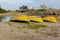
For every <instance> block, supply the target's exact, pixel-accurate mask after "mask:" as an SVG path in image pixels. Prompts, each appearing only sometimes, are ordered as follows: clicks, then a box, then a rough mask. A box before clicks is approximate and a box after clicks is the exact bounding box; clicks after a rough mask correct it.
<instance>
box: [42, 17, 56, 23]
mask: <svg viewBox="0 0 60 40" xmlns="http://www.w3.org/2000/svg"><path fill="white" fill-rule="evenodd" d="M43 21H46V22H53V23H56V18H55V17H53V16H47V17H44V18H43Z"/></svg>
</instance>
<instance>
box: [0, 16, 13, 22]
mask: <svg viewBox="0 0 60 40" xmlns="http://www.w3.org/2000/svg"><path fill="white" fill-rule="evenodd" d="M11 17H12V16H5V17H2V18H0V22H8V21H9V20H10V18H11Z"/></svg>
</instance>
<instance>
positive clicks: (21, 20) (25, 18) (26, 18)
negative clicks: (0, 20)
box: [10, 16, 29, 22]
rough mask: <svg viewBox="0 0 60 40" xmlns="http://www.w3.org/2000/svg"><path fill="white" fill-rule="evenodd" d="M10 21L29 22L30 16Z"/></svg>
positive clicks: (18, 17) (13, 18)
mask: <svg viewBox="0 0 60 40" xmlns="http://www.w3.org/2000/svg"><path fill="white" fill-rule="evenodd" d="M10 21H14V22H29V18H28V16H15V17H12V18H11V19H10Z"/></svg>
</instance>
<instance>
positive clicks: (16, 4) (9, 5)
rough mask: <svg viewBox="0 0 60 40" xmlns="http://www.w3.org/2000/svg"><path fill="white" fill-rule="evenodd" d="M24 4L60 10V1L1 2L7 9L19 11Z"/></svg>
mask: <svg viewBox="0 0 60 40" xmlns="http://www.w3.org/2000/svg"><path fill="white" fill-rule="evenodd" d="M23 4H25V5H27V6H31V5H32V6H34V8H39V6H40V5H41V4H46V5H47V6H48V7H55V8H60V0H0V5H1V6H2V7H3V8H5V9H18V8H19V7H20V6H22V5H23Z"/></svg>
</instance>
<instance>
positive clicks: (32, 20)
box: [29, 16, 43, 23]
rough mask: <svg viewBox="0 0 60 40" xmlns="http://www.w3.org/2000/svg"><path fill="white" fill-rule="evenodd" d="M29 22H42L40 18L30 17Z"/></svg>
mask: <svg viewBox="0 0 60 40" xmlns="http://www.w3.org/2000/svg"><path fill="white" fill-rule="evenodd" d="M29 19H30V21H31V22H39V23H40V22H43V20H42V18H39V17H36V16H31V17H30V18H29Z"/></svg>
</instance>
